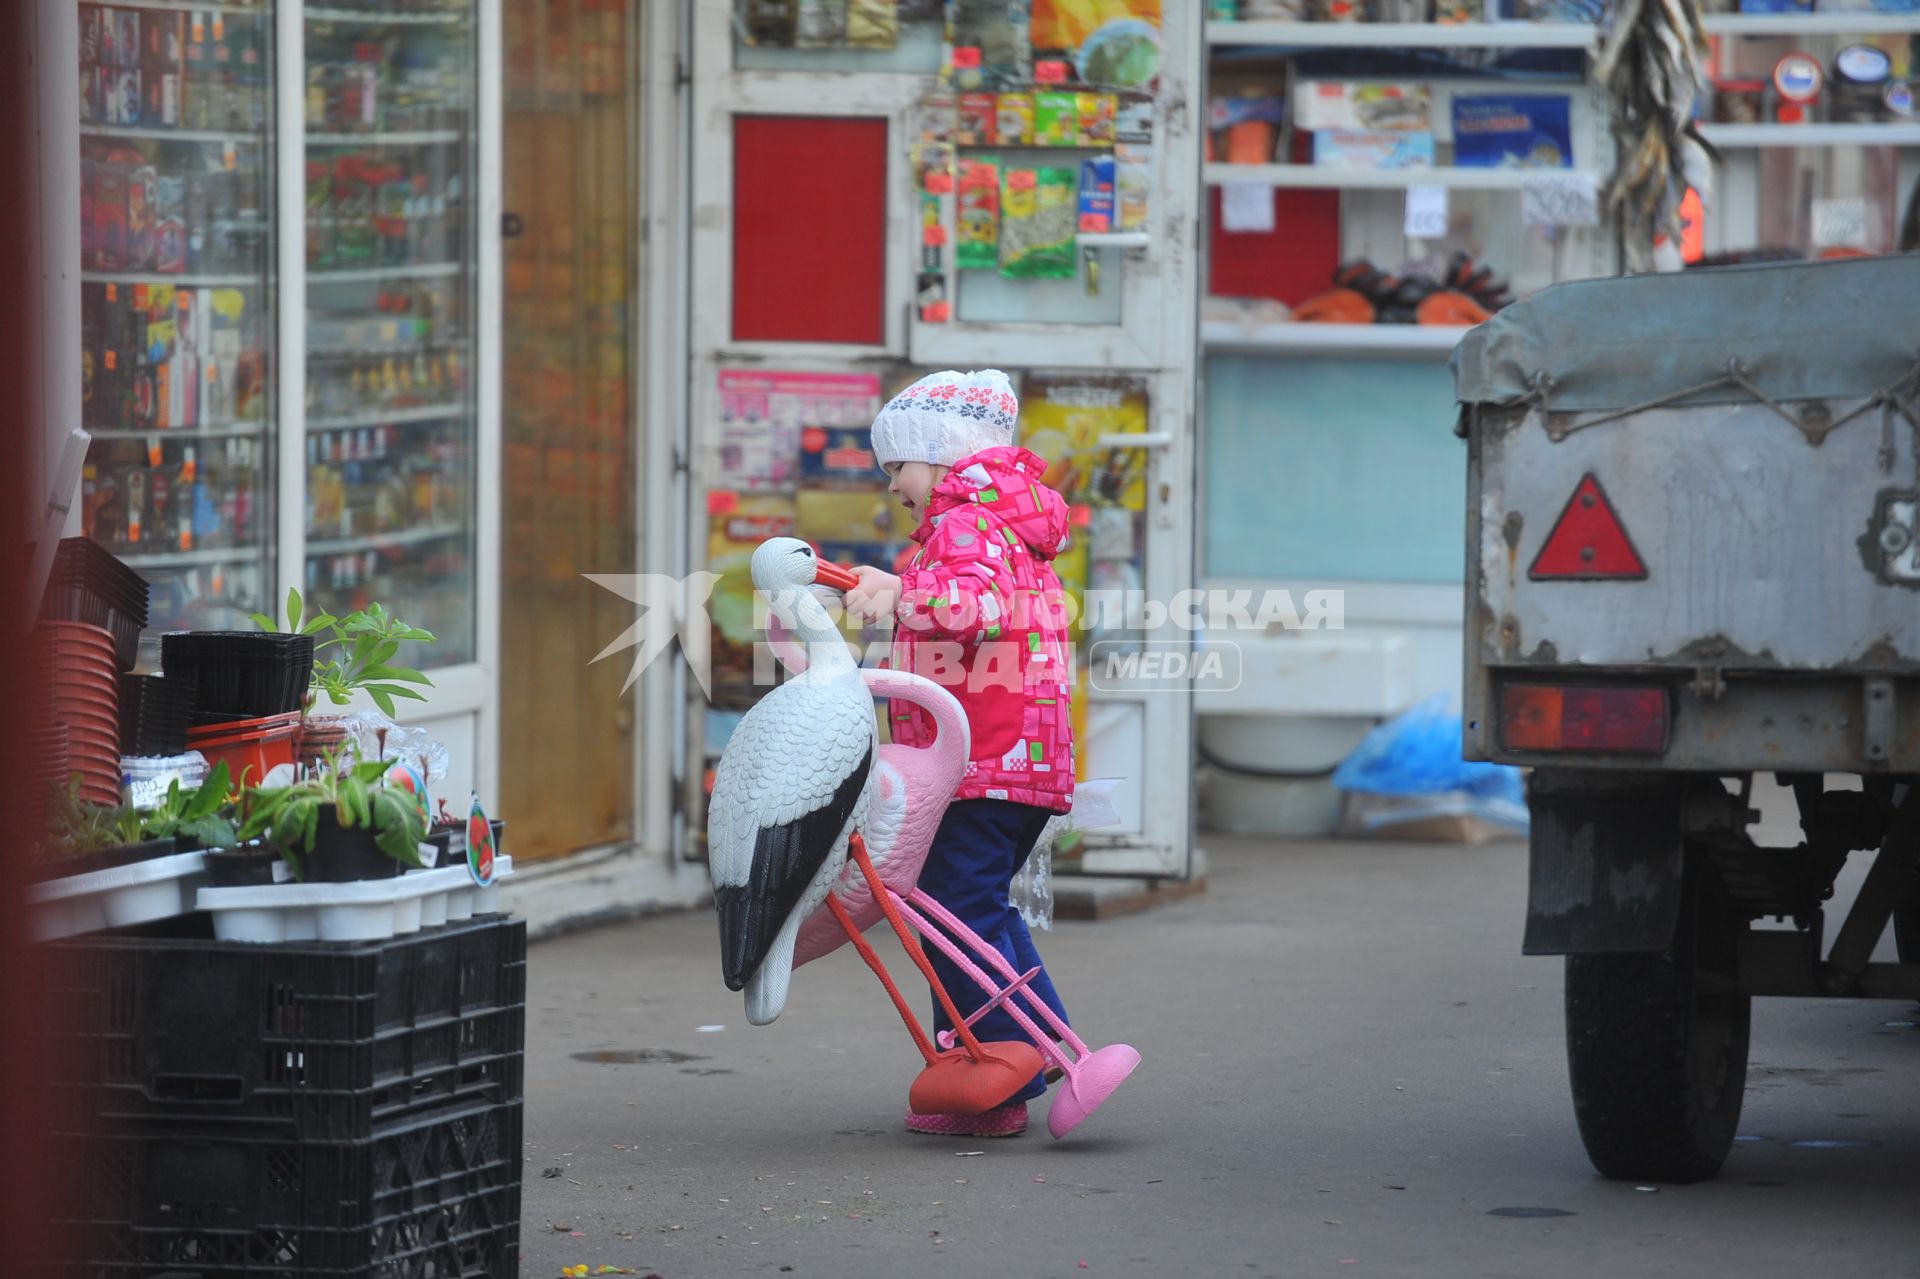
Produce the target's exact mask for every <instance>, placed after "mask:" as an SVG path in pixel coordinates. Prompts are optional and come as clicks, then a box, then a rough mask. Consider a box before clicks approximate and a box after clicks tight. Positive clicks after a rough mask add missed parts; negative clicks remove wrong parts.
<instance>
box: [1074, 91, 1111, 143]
mask: <svg viewBox="0 0 1920 1279" xmlns="http://www.w3.org/2000/svg"><path fill="white" fill-rule="evenodd" d="M1074 96H1075V100H1076V101H1075V106H1076V108H1077V113H1078V124H1079V130H1080V145H1081V146H1085V147H1108V146H1112V145H1113V124H1114V116H1115V114H1116V113H1117V112H1118V110H1119V106H1120V100H1119V99H1118V98H1116V97H1114V96H1113V95H1112V94H1111V93H1080V94H1076V95H1074Z"/></svg>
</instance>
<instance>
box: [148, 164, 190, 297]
mask: <svg viewBox="0 0 1920 1279" xmlns="http://www.w3.org/2000/svg"><path fill="white" fill-rule="evenodd" d="M153 189H154V203H153V269H154V270H155V271H159V272H162V273H164V274H168V275H173V274H178V273H179V272H181V271H184V270H186V269H187V181H186V179H185V178H182V177H179V176H168V177H163V178H157V179H156V180H155V181H154V188H153Z"/></svg>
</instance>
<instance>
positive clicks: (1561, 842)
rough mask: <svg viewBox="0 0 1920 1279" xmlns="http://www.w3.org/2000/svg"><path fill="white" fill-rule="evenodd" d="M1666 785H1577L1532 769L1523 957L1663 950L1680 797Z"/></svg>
mask: <svg viewBox="0 0 1920 1279" xmlns="http://www.w3.org/2000/svg"><path fill="white" fill-rule="evenodd" d="M1684 795H1685V791H1684V788H1683V787H1682V786H1681V785H1680V784H1678V783H1674V782H1661V783H1658V784H1654V785H1647V784H1645V783H1641V784H1637V785H1634V784H1630V785H1622V784H1620V783H1619V782H1614V783H1613V784H1612V785H1606V784H1604V783H1602V784H1600V785H1597V786H1594V785H1582V784H1581V783H1580V781H1578V780H1575V779H1572V778H1565V777H1557V776H1555V775H1553V774H1549V773H1545V772H1536V773H1535V774H1534V775H1533V777H1532V778H1531V779H1530V782H1529V785H1528V793H1527V802H1528V806H1529V807H1530V808H1531V810H1532V816H1533V822H1532V833H1531V836H1530V844H1531V847H1530V850H1529V851H1530V857H1529V868H1528V886H1527V934H1526V940H1525V942H1524V945H1523V949H1524V950H1525V952H1526V953H1527V954H1529V955H1588V954H1603V953H1617V952H1632V951H1664V950H1666V949H1667V948H1668V947H1669V946H1670V945H1672V943H1673V937H1674V929H1675V927H1676V925H1677V924H1678V922H1679V919H1680V887H1681V867H1682V863H1683V856H1682V854H1683V850H1684V841H1683V838H1682V803H1683V799H1684Z"/></svg>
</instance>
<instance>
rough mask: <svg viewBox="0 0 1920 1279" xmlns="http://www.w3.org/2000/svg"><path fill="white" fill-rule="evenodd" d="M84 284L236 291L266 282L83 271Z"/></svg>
mask: <svg viewBox="0 0 1920 1279" xmlns="http://www.w3.org/2000/svg"><path fill="white" fill-rule="evenodd" d="M80 282H81V283H82V284H174V285H179V286H181V287H184V288H204V289H234V288H249V287H256V288H257V287H262V286H264V285H265V284H266V280H265V278H264V277H262V276H261V275H259V274H257V273H255V274H251V275H249V274H244V273H242V274H225V275H167V274H164V273H162V272H158V271H82V272H81V273H80Z"/></svg>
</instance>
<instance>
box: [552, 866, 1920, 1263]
mask: <svg viewBox="0 0 1920 1279" xmlns="http://www.w3.org/2000/svg"><path fill="white" fill-rule="evenodd" d="M1205 842H1206V844H1207V847H1208V848H1209V850H1210V851H1211V853H1212V857H1213V861H1212V876H1211V882H1210V885H1209V891H1208V892H1207V893H1206V894H1205V895H1204V896H1202V897H1198V898H1193V899H1190V900H1187V901H1183V902H1179V903H1176V904H1173V905H1171V906H1167V907H1164V908H1161V909H1158V910H1155V911H1152V912H1149V913H1146V914H1141V915H1134V916H1129V917H1124V918H1120V919H1116V920H1109V921H1106V922H1103V923H1098V924H1062V925H1061V926H1059V927H1058V928H1057V929H1056V930H1055V931H1054V932H1053V933H1051V934H1042V936H1041V950H1042V953H1043V954H1044V955H1046V957H1047V960H1048V964H1049V967H1050V968H1051V969H1052V971H1053V972H1054V974H1055V977H1056V980H1057V981H1058V982H1059V984H1060V987H1061V990H1062V992H1063V994H1064V996H1065V998H1066V1000H1067V1002H1068V1007H1069V1009H1070V1010H1071V1011H1072V1013H1073V1015H1074V1019H1075V1022H1076V1024H1077V1025H1078V1026H1079V1027H1080V1028H1081V1029H1082V1031H1083V1032H1084V1033H1086V1034H1087V1035H1089V1036H1090V1037H1091V1038H1093V1039H1094V1040H1095V1042H1096V1043H1097V1042H1100V1041H1103V1040H1125V1041H1127V1042H1131V1043H1132V1044H1134V1045H1135V1046H1137V1047H1138V1048H1139V1049H1140V1050H1141V1052H1142V1053H1143V1054H1144V1055H1145V1063H1144V1064H1143V1065H1142V1066H1141V1068H1140V1070H1139V1071H1138V1072H1137V1073H1136V1074H1135V1075H1134V1077H1133V1078H1132V1079H1131V1080H1129V1081H1128V1083H1127V1084H1126V1085H1125V1086H1123V1087H1122V1088H1121V1089H1120V1091H1119V1092H1118V1093H1117V1094H1115V1096H1114V1098H1113V1099H1112V1100H1111V1101H1110V1102H1109V1103H1108V1105H1107V1107H1106V1108H1105V1109H1104V1110H1102V1111H1101V1112H1100V1113H1098V1114H1096V1115H1095V1116H1094V1117H1093V1118H1092V1119H1090V1120H1089V1121H1088V1122H1087V1124H1086V1125H1085V1126H1084V1127H1083V1128H1082V1129H1081V1130H1080V1131H1079V1132H1077V1133H1075V1134H1074V1135H1072V1136H1070V1137H1068V1138H1067V1139H1066V1140H1065V1141H1060V1142H1055V1141H1053V1140H1051V1139H1050V1138H1049V1137H1048V1136H1047V1135H1046V1132H1045V1129H1044V1125H1043V1122H1042V1113H1041V1112H1040V1111H1039V1110H1038V1109H1037V1108H1036V1112H1035V1119H1034V1127H1033V1128H1032V1129H1031V1130H1030V1131H1029V1132H1028V1133H1027V1135H1025V1136H1023V1137H1020V1138H1016V1139H1013V1140H1008V1141H964V1140H962V1141H955V1140H949V1139H940V1138H931V1137H921V1136H915V1135H912V1134H909V1133H907V1132H905V1131H903V1130H902V1128H901V1126H900V1116H901V1111H902V1108H903V1100H904V1094H905V1090H906V1084H907V1082H908V1080H909V1079H910V1077H911V1075H912V1073H913V1071H914V1069H915V1068H916V1067H917V1065H918V1058H917V1057H916V1056H915V1055H914V1053H913V1050H912V1047H911V1044H910V1042H909V1040H908V1039H907V1036H906V1034H905V1033H904V1032H903V1031H902V1029H901V1027H900V1025H899V1023H898V1021H897V1020H896V1019H895V1017H894V1015H893V1013H892V1011H891V1010H890V1008H889V1007H888V1005H887V1004H886V1002H885V999H884V996H883V995H882V994H881V991H880V989H879V987H878V985H877V984H875V982H874V981H873V979H872V978H871V976H869V975H868V974H867V972H866V971H865V969H864V968H862V967H861V966H860V965H859V962H858V960H857V958H856V957H855V956H854V955H853V954H852V953H851V952H850V951H848V950H846V949H844V948H843V950H842V951H841V952H840V953H839V954H836V955H834V956H831V957H830V958H828V959H826V960H823V961H821V962H820V963H818V964H815V965H811V966H809V967H806V968H803V969H801V970H800V971H799V972H798V973H797V974H796V976H795V982H794V994H793V999H792V1002H791V1004H790V1005H789V1007H788V1009H787V1011H786V1013H785V1014H784V1015H783V1016H782V1017H781V1018H780V1020H779V1021H778V1022H777V1023H775V1024H774V1025H773V1026H770V1027H760V1028H756V1027H750V1026H748V1025H746V1023H745V1019H744V1017H743V1016H742V1009H741V1004H740V999H739V997H738V996H735V995H732V994H729V993H728V992H727V990H726V989H725V988H724V987H723V986H722V985H721V982H720V975H719V958H718V954H717V943H716V938H715V929H714V924H713V922H712V919H711V917H710V915H709V914H707V913H706V912H704V911H703V912H697V913H691V914H687V915H680V916H669V917H663V918H656V919H652V920H647V921H643V922H640V923H637V924H630V925H624V926H620V927H617V928H609V929H605V930H602V931H598V932H593V933H588V934H582V935H578V936H575V937H571V938H566V939H562V940H559V941H555V942H550V943H545V944H542V945H539V946H537V947H535V949H534V952H533V957H532V961H533V962H532V965H531V976H532V981H531V987H532V989H531V995H530V998H531V1008H530V1015H529V1023H528V1056H529V1078H528V1104H527V1143H528V1164H527V1182H526V1187H527V1190H526V1203H525V1218H524V1220H525V1225H524V1232H523V1236H522V1237H523V1239H524V1241H525V1242H524V1246H523V1257H524V1259H525V1260H524V1265H523V1274H524V1275H526V1276H528V1277H529V1279H548V1277H549V1276H558V1275H559V1274H560V1273H561V1267H562V1266H564V1265H569V1264H578V1263H583V1262H584V1263H589V1264H592V1265H595V1266H598V1265H603V1264H605V1265H617V1266H630V1267H634V1268H636V1269H637V1270H638V1271H639V1272H640V1273H641V1274H645V1273H647V1272H649V1271H652V1272H657V1273H658V1274H659V1275H661V1276H663V1277H664V1279H724V1277H726V1276H735V1275H743V1276H744V1275H762V1274H766V1275H778V1274H784V1273H791V1274H793V1275H796V1276H815V1277H816V1279H818V1277H823V1276H852V1277H855V1279H866V1277H868V1276H875V1277H887V1279H890V1277H892V1276H909V1275H917V1274H921V1273H925V1272H930V1271H933V1270H936V1269H937V1270H944V1271H948V1272H969V1271H970V1272H972V1273H976V1274H981V1275H992V1276H1010V1277H1015V1279H1026V1277H1032V1279H1041V1277H1047V1279H1065V1277H1067V1276H1075V1275H1094V1276H1098V1275H1109V1276H1112V1275H1128V1276H1133V1275H1144V1276H1160V1275H1165V1274H1173V1273H1178V1274H1183V1275H1189V1276H1194V1277H1196V1279H1199V1277H1202V1276H1205V1277H1212V1276H1233V1275H1249V1276H1296V1275H1327V1276H1349V1275H1351V1276H1359V1275H1386V1276H1456V1275H1458V1276H1485V1277H1489V1279H1498V1277H1502V1276H1516V1277H1517V1276H1526V1277H1529V1279H1531V1277H1532V1276H1548V1275H1551V1276H1556V1277H1559V1276H1586V1275H1592V1276H1638V1275H1650V1276H1651V1275H1661V1276H1666V1275H1673V1274H1687V1275H1689V1276H1706V1275H1746V1276H1769V1277H1772V1276H1800V1275H1809V1276H1811V1275H1830V1274H1835V1273H1851V1274H1859V1275H1873V1276H1907V1277H1913V1276H1920V1093H1917V1092H1916V1089H1915V1086H1914V1085H1915V1081H1916V1078H1917V1077H1920V1032H1916V1030H1915V1029H1914V1021H1915V1019H1916V1015H1917V1014H1916V1012H1915V1009H1914V1008H1913V1007H1912V1006H1911V1005H1898V1004H1877V1003H1867V1002H1848V1003H1825V1004H1814V1003H1803V1002H1787V1001H1762V1002H1761V1003H1760V1004H1759V1005H1758V1006H1757V1008H1756V1013H1755V1025H1754V1045H1753V1060H1754V1063H1755V1065H1754V1069H1753V1073H1752V1076H1751V1080H1750V1084H1751V1087H1750V1091H1749V1092H1748V1094H1747V1106H1746V1117H1745V1119H1744V1120H1743V1123H1742V1131H1743V1133H1744V1134H1746V1136H1745V1137H1744V1138H1743V1139H1742V1141H1741V1143H1740V1144H1739V1145H1738V1146H1736V1148H1735V1150H1734V1153H1733V1156H1732V1158H1731V1159H1730V1160H1729V1162H1728V1165H1727V1168H1726V1171H1725V1172H1724V1174H1723V1175H1722V1177H1721V1178H1720V1180H1719V1181H1717V1182H1714V1183H1712V1184H1707V1185H1700V1186H1691V1187H1664V1188H1660V1189H1657V1190H1641V1189H1637V1188H1636V1187H1634V1186H1632V1185H1620V1184H1614V1183H1609V1182H1605V1181H1601V1180H1599V1179H1598V1178H1597V1177H1595V1176H1594V1175H1593V1173H1592V1171H1591V1169H1590V1168H1589V1166H1588V1165H1587V1162H1586V1159H1585V1157H1584V1155H1583V1154H1582V1152H1581V1148H1580V1143H1579V1139H1578V1136H1577V1134H1576V1133H1575V1130H1574V1126H1573V1119H1572V1114H1571V1110H1570V1107H1569V1104H1568V1100H1567V1083H1566V1069H1565V1065H1564V1062H1563V1057H1562V1051H1561V1022H1560V997H1561V982H1560V964H1559V962H1558V961H1556V960H1550V959H1527V958H1524V957H1522V956H1521V955H1520V953H1519V939H1520V928H1521V917H1522V903H1523V898H1524V879H1525V875H1524V868H1525V853H1524V850H1523V848H1522V847H1521V846H1519V845H1516V844H1508V845H1501V846H1492V847H1486V848H1478V849H1474V848H1459V847H1434V846H1428V847H1413V846H1394V845H1367V844H1355V843H1330V842H1329V843H1306V844H1300V843H1294V844H1283V843H1257V842H1248V841H1233V840H1227V839H1222V838H1211V839H1208V840H1206V841H1205ZM889 948H891V954H889ZM882 953H883V954H888V957H889V959H890V961H899V952H898V950H897V948H893V947H892V943H891V942H890V941H887V942H886V943H885V946H883V948H882ZM895 971H896V972H897V973H905V972H906V971H907V970H906V968H905V965H904V963H903V962H896V967H895ZM717 1026H723V1027H724V1029H720V1030H714V1029H703V1028H709V1027H717ZM603 1051H611V1053H613V1054H616V1055H617V1054H621V1053H627V1052H633V1053H635V1054H636V1055H638V1056H640V1057H643V1058H645V1057H652V1056H658V1057H666V1058H670V1059H666V1060H652V1061H641V1062H636V1063H633V1064H612V1063H606V1062H598V1061H589V1060H579V1059H577V1058H576V1057H575V1054H583V1053H584V1054H593V1053H596V1052H603ZM675 1054H685V1057H684V1058H680V1057H676V1056H673V1055H675ZM1829 1141H1839V1142H1841V1143H1843V1144H1841V1145H1839V1146H1837V1147H1833V1146H1821V1145H1813V1146H1808V1145H1801V1144H1796V1143H1802V1142H1815V1143H1819V1142H1829ZM549 1171H551V1172H553V1173H554V1175H551V1176H548V1175H543V1174H544V1173H547V1172H549ZM1516 1207H1517V1208H1547V1209H1556V1210H1559V1211H1560V1212H1562V1213H1565V1214H1569V1215H1563V1216H1534V1217H1518V1218H1516V1217H1508V1216H1494V1215H1490V1214H1491V1213H1492V1212H1493V1210H1495V1209H1503V1208H1516Z"/></svg>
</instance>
